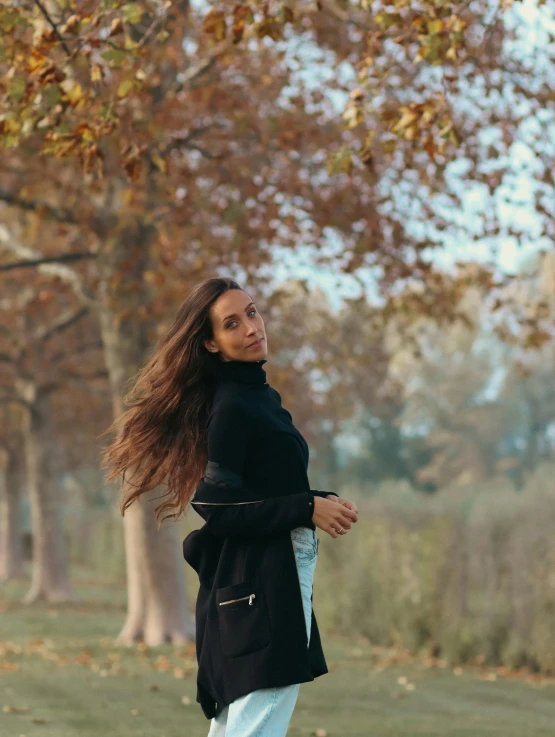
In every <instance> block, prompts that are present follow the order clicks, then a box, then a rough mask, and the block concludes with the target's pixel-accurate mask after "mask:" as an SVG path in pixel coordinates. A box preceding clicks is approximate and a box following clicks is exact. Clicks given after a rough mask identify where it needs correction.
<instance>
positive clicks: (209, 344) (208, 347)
mask: <svg viewBox="0 0 555 737" xmlns="http://www.w3.org/2000/svg"><path fill="white" fill-rule="evenodd" d="M202 342H203V343H204V347H205V348H206V350H207V351H210V353H217V352H218V346H217V345H215V343H214V341H212V340H203V341H202Z"/></svg>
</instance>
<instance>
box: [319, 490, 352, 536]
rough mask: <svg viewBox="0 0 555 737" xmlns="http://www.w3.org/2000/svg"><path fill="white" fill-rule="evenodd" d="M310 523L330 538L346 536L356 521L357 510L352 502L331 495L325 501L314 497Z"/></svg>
mask: <svg viewBox="0 0 555 737" xmlns="http://www.w3.org/2000/svg"><path fill="white" fill-rule="evenodd" d="M332 497H333V500H334V501H332ZM312 521H313V522H314V524H315V526H316V527H319V528H320V529H321V530H323V531H324V532H327V533H328V535H331V537H338V535H346V534H347V531H348V530H350V529H351V525H352V524H353V522H357V521H358V510H357V508H356V505H355V504H354V503H353V502H350V501H348V500H347V499H340V498H339V497H334V496H333V494H330V496H329V497H326V498H325V499H322V497H321V496H315V497H314V514H313V515H312Z"/></svg>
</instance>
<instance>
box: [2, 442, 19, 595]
mask: <svg viewBox="0 0 555 737" xmlns="http://www.w3.org/2000/svg"><path fill="white" fill-rule="evenodd" d="M23 464H24V456H23V453H21V452H18V451H17V449H15V448H14V449H8V450H7V451H6V467H5V471H4V470H2V471H1V477H0V581H8V580H9V579H12V578H21V577H23V544H22V540H21V506H20V505H21V488H22V486H23V481H24V474H23Z"/></svg>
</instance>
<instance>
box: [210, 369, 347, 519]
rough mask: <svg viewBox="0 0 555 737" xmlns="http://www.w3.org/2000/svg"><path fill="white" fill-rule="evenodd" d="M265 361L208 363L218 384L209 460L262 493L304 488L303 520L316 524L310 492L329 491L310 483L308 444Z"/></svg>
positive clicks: (272, 494)
mask: <svg viewBox="0 0 555 737" xmlns="http://www.w3.org/2000/svg"><path fill="white" fill-rule="evenodd" d="M265 363H266V360H261V361H221V360H219V359H218V360H217V361H215V362H214V363H213V364H211V372H212V373H213V374H215V376H216V377H217V385H216V390H215V394H214V401H213V404H212V410H211V413H210V416H209V419H208V460H209V461H211V462H213V463H216V464H218V465H219V466H220V467H223V468H224V469H225V468H227V469H230V470H231V471H233V472H234V473H235V474H237V475H238V476H240V477H241V479H242V481H243V483H244V484H245V485H246V486H247V487H248V488H249V489H251V490H252V491H254V492H256V494H257V496H260V497H261V498H272V497H278V496H280V497H282V496H287V495H289V494H299V493H301V492H307V512H306V517H304V519H303V522H302V524H303V525H305V526H307V527H309V528H310V529H312V530H315V529H316V528H315V525H314V523H313V522H312V514H313V512H314V495H318V496H325V495H326V494H328V493H334V492H323V491H314V490H311V489H310V483H309V480H308V476H307V469H308V459H309V450H308V445H307V443H306V441H305V439H304V437H303V436H302V435H301V433H300V432H299V431H298V430H297V428H296V427H295V426H294V424H293V420H292V417H291V414H290V413H289V412H288V411H287V410H286V409H285V407H282V405H281V396H280V394H279V393H278V392H277V391H276V390H275V389H274V388H273V387H271V386H270V385H269V384H268V382H267V381H266V371H265V370H264V368H263V365H264V364H265Z"/></svg>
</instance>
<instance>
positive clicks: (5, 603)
mask: <svg viewBox="0 0 555 737" xmlns="http://www.w3.org/2000/svg"><path fill="white" fill-rule="evenodd" d="M74 581H75V582H76V588H77V590H78V592H79V594H80V596H81V602H79V603H78V604H72V605H69V606H68V605H52V604H45V603H37V604H33V605H31V606H24V605H22V604H20V603H19V601H18V599H19V598H20V597H21V596H22V595H23V594H24V593H25V591H26V590H27V588H28V584H27V583H25V582H24V583H14V584H9V585H4V586H2V589H1V592H0V602H1V605H0V625H1V626H0V707H1V708H0V736H1V737H22V736H24V737H75V736H77V735H79V736H82V737H205V736H206V735H207V733H208V729H209V726H210V723H209V721H208V720H207V719H206V718H205V717H204V714H203V713H202V711H201V709H200V706H199V705H198V704H197V703H196V701H195V696H196V683H195V679H196V659H195V653H194V647H190V648H173V647H171V646H163V647H160V648H154V649H153V648H147V647H144V646H141V645H139V646H135V647H132V648H121V647H116V646H115V645H114V641H113V638H114V637H115V636H116V635H117V634H118V631H119V628H120V627H121V625H122V623H123V620H124V616H125V596H126V594H125V586H124V585H123V584H120V585H114V584H109V583H103V582H99V581H91V580H87V578H86V573H85V572H81V573H80V574H78V573H76V575H75V576H74ZM322 637H323V643H324V650H325V653H326V659H327V662H328V667H329V669H330V673H328V674H326V675H325V676H322V677H320V678H317V679H316V680H315V681H314V682H313V683H307V684H302V686H301V689H300V694H299V700H298V702H297V706H296V708H295V712H294V714H293V717H292V720H291V725H290V728H289V732H288V734H291V735H299V737H301V736H302V737H304V736H308V735H316V734H317V730H322V731H318V734H319V735H330V736H331V735H341V736H344V735H351V736H352V737H355V736H356V737H363V736H364V737H416V736H417V735H418V736H422V737H482V735H483V736H484V737H489V736H490V735H491V736H493V735H495V736H496V737H554V735H555V683H554V682H553V681H554V680H555V679H550V681H547V679H544V680H542V679H536V680H534V681H528V680H526V679H524V678H520V679H516V678H509V677H505V676H502V675H496V674H495V673H490V674H489V675H488V673H487V672H482V671H480V670H478V669H476V668H474V669H470V668H468V669H467V668H463V669H462V670H461V669H453V668H450V667H446V666H445V664H441V663H440V664H439V665H440V666H441V667H438V665H437V663H436V664H434V663H430V662H426V661H423V660H414V659H408V658H402V657H397V658H396V657H391V652H388V653H385V652H384V651H383V650H379V649H377V648H373V647H371V646H370V645H369V644H368V643H367V642H365V641H362V642H361V641H357V640H355V639H354V638H348V637H340V636H334V635H331V634H327V633H325V632H322Z"/></svg>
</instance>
